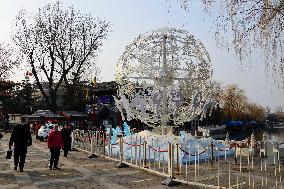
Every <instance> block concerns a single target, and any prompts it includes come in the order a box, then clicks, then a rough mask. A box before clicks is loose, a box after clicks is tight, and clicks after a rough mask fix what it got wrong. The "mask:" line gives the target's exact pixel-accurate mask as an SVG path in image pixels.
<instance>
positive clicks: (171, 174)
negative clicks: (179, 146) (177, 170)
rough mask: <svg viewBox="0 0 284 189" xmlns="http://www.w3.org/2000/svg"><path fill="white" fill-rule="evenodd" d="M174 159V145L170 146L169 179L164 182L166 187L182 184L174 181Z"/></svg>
mask: <svg viewBox="0 0 284 189" xmlns="http://www.w3.org/2000/svg"><path fill="white" fill-rule="evenodd" d="M173 159H174V144H171V143H169V144H168V175H169V178H167V179H166V180H164V181H163V182H162V184H163V185H166V186H175V185H178V184H180V182H178V181H176V180H174V179H175V178H174V168H173V164H174V162H173Z"/></svg>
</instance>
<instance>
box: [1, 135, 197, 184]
mask: <svg viewBox="0 0 284 189" xmlns="http://www.w3.org/2000/svg"><path fill="white" fill-rule="evenodd" d="M9 137H10V134H6V135H4V138H3V139H1V140H0V189H2V188H3V189H4V188H5V189H6V188H7V189H16V188H21V189H45V188H46V189H51V188H56V189H57V188H58V189H59V188H60V189H62V188H63V189H64V188H66V189H67V188H68V189H69V188H78V189H79V188H80V189H84V188H86V189H92V188H94V189H95V188H96V189H98V188H99V189H108V188H110V189H131V188H147V189H164V188H170V187H166V186H163V185H161V182H162V181H163V180H164V179H165V178H163V177H160V176H157V175H153V174H150V173H147V172H144V171H143V170H138V169H135V168H124V169H117V168H115V164H116V162H113V161H109V160H106V159H103V158H94V159H89V158H87V155H88V154H86V153H84V152H79V151H72V152H70V154H69V156H68V157H67V158H64V157H63V155H62V154H61V157H60V163H59V166H60V167H61V168H62V169H61V170H59V171H58V170H49V169H48V166H49V150H48V148H47V145H46V143H45V142H39V141H36V140H34V141H33V146H31V147H30V148H29V149H28V154H27V160H26V164H25V168H24V172H22V173H21V172H19V171H14V170H13V167H14V165H13V158H12V159H11V160H6V159H5V154H6V150H7V148H8V139H9ZM173 188H176V189H178V188H181V189H182V188H193V187H191V186H188V185H179V186H177V187H173Z"/></svg>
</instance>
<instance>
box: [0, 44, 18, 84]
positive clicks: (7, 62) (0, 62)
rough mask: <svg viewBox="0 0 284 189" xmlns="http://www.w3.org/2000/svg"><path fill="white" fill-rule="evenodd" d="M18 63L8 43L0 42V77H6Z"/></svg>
mask: <svg viewBox="0 0 284 189" xmlns="http://www.w3.org/2000/svg"><path fill="white" fill-rule="evenodd" d="M17 65H19V59H18V58H17V56H16V55H15V53H14V51H13V49H12V48H10V46H9V45H5V44H3V43H0V79H6V78H8V77H9V76H10V74H11V73H12V72H13V68H15V67H16V66H17Z"/></svg>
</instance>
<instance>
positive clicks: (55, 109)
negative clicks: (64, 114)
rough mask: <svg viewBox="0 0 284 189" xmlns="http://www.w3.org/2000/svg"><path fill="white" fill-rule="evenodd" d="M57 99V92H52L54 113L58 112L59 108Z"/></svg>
mask: <svg viewBox="0 0 284 189" xmlns="http://www.w3.org/2000/svg"><path fill="white" fill-rule="evenodd" d="M56 101H57V94H56V92H54V91H52V92H50V111H52V112H53V113H56V111H57V110H58V107H57V103H56Z"/></svg>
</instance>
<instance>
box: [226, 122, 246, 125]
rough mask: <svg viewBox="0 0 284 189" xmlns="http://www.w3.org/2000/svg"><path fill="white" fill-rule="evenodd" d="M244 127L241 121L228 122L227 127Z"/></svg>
mask: <svg viewBox="0 0 284 189" xmlns="http://www.w3.org/2000/svg"><path fill="white" fill-rule="evenodd" d="M240 125H243V123H242V122H241V121H227V122H226V126H240Z"/></svg>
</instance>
